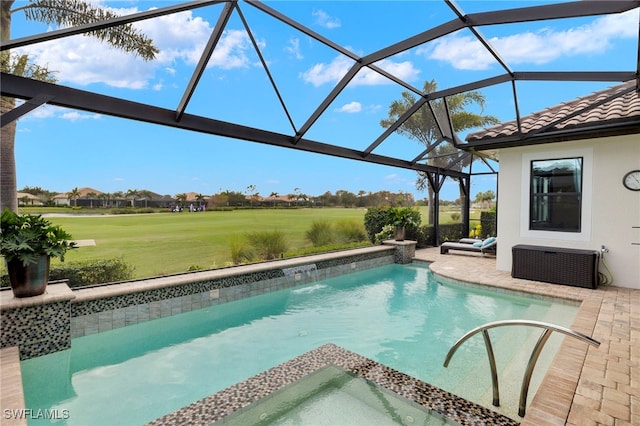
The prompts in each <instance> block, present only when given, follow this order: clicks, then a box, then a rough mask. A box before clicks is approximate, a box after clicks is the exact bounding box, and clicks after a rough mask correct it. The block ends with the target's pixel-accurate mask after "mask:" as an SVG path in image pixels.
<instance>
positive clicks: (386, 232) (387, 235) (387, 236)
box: [373, 225, 395, 244]
mask: <svg viewBox="0 0 640 426" xmlns="http://www.w3.org/2000/svg"><path fill="white" fill-rule="evenodd" d="M394 234H395V226H393V225H385V226H383V227H382V230H381V231H380V232H378V233H377V234H376V235H375V238H374V241H373V242H374V243H375V244H382V242H383V241H384V240H392V239H393V236H394Z"/></svg>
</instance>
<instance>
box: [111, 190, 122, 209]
mask: <svg viewBox="0 0 640 426" xmlns="http://www.w3.org/2000/svg"><path fill="white" fill-rule="evenodd" d="M111 195H112V196H113V199H114V200H115V201H116V208H118V207H120V200H121V199H122V198H124V193H123V192H122V191H116V192H114V193H113V194H111Z"/></svg>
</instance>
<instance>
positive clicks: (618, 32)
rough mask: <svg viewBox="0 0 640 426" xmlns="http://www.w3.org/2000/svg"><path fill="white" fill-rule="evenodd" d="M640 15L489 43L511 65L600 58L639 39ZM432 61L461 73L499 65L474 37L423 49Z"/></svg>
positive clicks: (612, 17) (611, 17)
mask: <svg viewBox="0 0 640 426" xmlns="http://www.w3.org/2000/svg"><path fill="white" fill-rule="evenodd" d="M637 26H638V11H637V10H631V11H629V12H625V13H622V14H618V15H608V16H606V17H602V18H598V19H595V20H594V21H593V22H592V23H590V24H587V25H582V26H579V27H576V28H569V29H567V30H562V31H558V30H553V29H550V28H545V29H542V30H539V31H537V32H530V31H528V32H524V33H520V34H514V35H510V36H507V37H493V38H491V39H489V42H490V43H491V44H492V45H493V46H494V48H495V49H496V50H497V51H498V52H499V54H500V56H501V57H502V58H503V59H504V60H505V61H506V62H507V64H511V65H517V64H526V63H533V64H545V63H549V62H551V61H553V60H555V59H558V58H560V57H562V56H575V55H581V54H599V53H602V52H604V51H606V50H607V49H608V48H609V47H610V46H611V44H612V42H613V41H614V40H615V39H619V38H628V37H636V36H637ZM418 53H421V54H426V55H427V56H428V57H429V58H430V59H437V60H441V61H445V62H448V63H450V64H451V65H452V66H453V67H455V68H458V69H468V70H482V69H487V68H489V67H490V66H491V65H492V64H495V60H494V59H493V57H492V56H491V55H490V54H489V53H488V52H487V51H486V49H485V48H484V47H483V46H482V44H481V43H480V42H479V41H478V40H476V39H475V38H473V37H470V36H459V35H451V36H447V37H443V38H441V39H439V40H436V41H435V42H434V43H433V46H431V47H428V48H423V49H419V50H418Z"/></svg>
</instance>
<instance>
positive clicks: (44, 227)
mask: <svg viewBox="0 0 640 426" xmlns="http://www.w3.org/2000/svg"><path fill="white" fill-rule="evenodd" d="M0 230H1V231H2V235H1V238H0V255H2V256H3V257H4V259H5V261H6V263H7V271H8V273H9V281H10V282H11V289H12V290H13V295H14V296H15V297H31V296H38V295H40V294H43V293H44V292H45V290H46V287H47V283H48V281H49V264H50V261H51V257H59V258H60V260H62V261H64V255H65V253H66V252H67V250H69V249H71V248H74V247H75V246H76V243H74V242H72V241H69V240H70V239H71V235H69V234H68V233H67V232H65V231H64V230H63V229H62V228H61V227H60V226H56V225H52V224H51V223H50V222H49V221H48V220H46V219H44V218H43V217H42V216H40V215H30V214H25V215H19V214H17V213H15V212H12V211H10V210H9V209H6V210H5V211H3V212H2V217H1V220H0Z"/></svg>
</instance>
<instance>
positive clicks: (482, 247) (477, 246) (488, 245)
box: [440, 237, 498, 255]
mask: <svg viewBox="0 0 640 426" xmlns="http://www.w3.org/2000/svg"><path fill="white" fill-rule="evenodd" d="M497 244H498V239H497V238H495V237H489V238H487V239H486V240H474V239H471V238H463V239H462V240H460V241H459V242H457V243H453V242H446V243H443V244H442V245H441V246H440V254H447V253H449V250H460V251H470V252H474V253H481V254H483V255H484V254H485V253H490V254H495V253H496V246H497Z"/></svg>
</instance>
